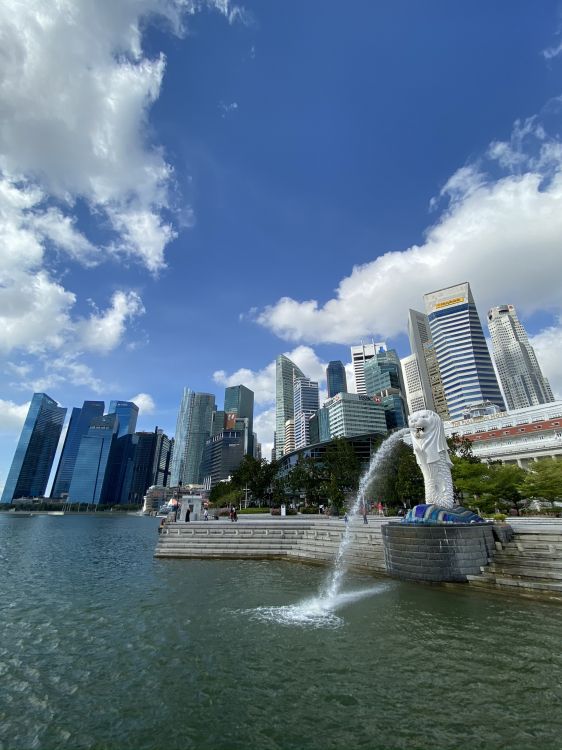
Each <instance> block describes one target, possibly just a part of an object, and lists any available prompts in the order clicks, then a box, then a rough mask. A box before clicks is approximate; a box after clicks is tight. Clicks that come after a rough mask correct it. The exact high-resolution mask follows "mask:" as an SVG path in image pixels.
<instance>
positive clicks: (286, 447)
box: [283, 419, 295, 454]
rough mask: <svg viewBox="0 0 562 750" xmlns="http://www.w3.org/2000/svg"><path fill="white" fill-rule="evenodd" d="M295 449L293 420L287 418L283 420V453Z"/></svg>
mask: <svg viewBox="0 0 562 750" xmlns="http://www.w3.org/2000/svg"><path fill="white" fill-rule="evenodd" d="M294 450H295V420H294V419H288V420H287V421H286V422H285V442H284V443H283V453H284V454H285V453H292V452H293V451H294Z"/></svg>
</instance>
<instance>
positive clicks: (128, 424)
mask: <svg viewBox="0 0 562 750" xmlns="http://www.w3.org/2000/svg"><path fill="white" fill-rule="evenodd" d="M108 414H116V415H117V419H118V420H119V429H118V432H117V437H123V435H132V434H133V433H134V431H135V430H136V429H137V419H138V416H139V407H138V406H137V405H136V404H134V403H133V402H132V401H110V402H109V412H108Z"/></svg>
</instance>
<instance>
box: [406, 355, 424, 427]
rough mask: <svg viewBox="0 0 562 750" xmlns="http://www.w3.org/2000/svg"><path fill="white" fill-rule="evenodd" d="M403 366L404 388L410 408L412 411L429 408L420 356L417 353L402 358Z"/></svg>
mask: <svg viewBox="0 0 562 750" xmlns="http://www.w3.org/2000/svg"><path fill="white" fill-rule="evenodd" d="M400 364H401V366H402V377H403V379H404V388H405V390H406V399H407V401H408V409H409V411H410V413H411V412H414V411H420V410H421V409H428V408H429V406H428V404H427V399H426V394H425V391H424V389H423V386H422V378H421V372H420V367H419V364H418V357H417V355H416V354H410V355H409V356H408V357H404V358H403V359H401V360H400Z"/></svg>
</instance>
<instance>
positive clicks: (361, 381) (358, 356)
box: [351, 342, 386, 394]
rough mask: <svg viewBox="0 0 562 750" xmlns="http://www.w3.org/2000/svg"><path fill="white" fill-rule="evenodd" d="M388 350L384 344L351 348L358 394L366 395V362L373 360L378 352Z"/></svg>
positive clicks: (360, 345)
mask: <svg viewBox="0 0 562 750" xmlns="http://www.w3.org/2000/svg"><path fill="white" fill-rule="evenodd" d="M385 349H386V344H385V343H384V342H381V343H378V344H375V342H372V343H370V344H358V345H357V346H352V347H351V363H352V365H353V372H354V374H355V390H356V392H357V393H362V394H366V393H367V391H366V388H365V362H368V360H370V359H372V358H373V357H374V356H375V354H376V353H377V352H380V351H383V350H385Z"/></svg>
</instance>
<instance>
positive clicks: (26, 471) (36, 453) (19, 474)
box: [0, 393, 66, 503]
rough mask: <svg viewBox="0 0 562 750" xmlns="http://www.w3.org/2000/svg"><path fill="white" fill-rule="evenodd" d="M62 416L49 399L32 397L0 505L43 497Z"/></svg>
mask: <svg viewBox="0 0 562 750" xmlns="http://www.w3.org/2000/svg"><path fill="white" fill-rule="evenodd" d="M65 416H66V409H65V408H63V407H62V406H59V405H58V404H57V402H56V401H54V400H53V399H52V398H50V396H47V394H45V393H34V394H33V398H32V399H31V404H30V407H29V411H28V412H27V417H26V418H25V422H24V425H23V429H22V431H21V435H20V439H19V441H18V445H17V448H16V452H15V454H14V458H13V460H12V465H11V466H10V471H9V472H8V477H7V479H6V484H5V486H4V491H3V492H2V500H1V501H0V502H3V503H11V502H12V500H17V499H18V498H19V497H43V496H44V495H45V490H46V489H47V482H48V481H49V474H50V473H51V467H52V465H53V461H54V458H55V453H56V450H57V445H58V442H59V438H60V434H61V431H62V426H63V423H64V418H65Z"/></svg>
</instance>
